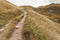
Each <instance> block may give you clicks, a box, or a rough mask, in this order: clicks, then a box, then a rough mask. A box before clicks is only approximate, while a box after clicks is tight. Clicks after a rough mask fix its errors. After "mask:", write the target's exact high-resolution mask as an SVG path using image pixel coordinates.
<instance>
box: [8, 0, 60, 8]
mask: <svg viewBox="0 0 60 40" xmlns="http://www.w3.org/2000/svg"><path fill="white" fill-rule="evenodd" d="M8 1H9V2H11V3H13V4H15V5H17V6H23V5H31V6H34V7H38V6H41V5H48V4H50V3H53V2H54V3H59V2H60V1H59V0H58V1H57V0H8Z"/></svg>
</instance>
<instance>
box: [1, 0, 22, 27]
mask: <svg viewBox="0 0 60 40" xmlns="http://www.w3.org/2000/svg"><path fill="white" fill-rule="evenodd" d="M15 7H17V6H15V5H13V4H10V3H9V2H7V1H3V0H1V1H0V28H1V27H4V25H6V24H7V23H8V22H9V21H10V20H12V19H13V18H15V17H17V16H19V15H20V14H21V13H22V11H20V10H19V9H17V8H15Z"/></svg>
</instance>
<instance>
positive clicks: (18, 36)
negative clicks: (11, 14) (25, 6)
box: [9, 12, 26, 40]
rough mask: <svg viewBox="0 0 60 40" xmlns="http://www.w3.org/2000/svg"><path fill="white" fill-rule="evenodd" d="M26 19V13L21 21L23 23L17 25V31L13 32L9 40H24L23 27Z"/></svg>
mask: <svg viewBox="0 0 60 40" xmlns="http://www.w3.org/2000/svg"><path fill="white" fill-rule="evenodd" d="M25 18H26V12H24V18H22V19H21V21H20V22H19V23H18V24H17V25H16V28H17V29H15V31H14V32H13V34H12V36H11V37H10V38H9V40H22V39H23V38H22V27H23V25H24V20H25Z"/></svg>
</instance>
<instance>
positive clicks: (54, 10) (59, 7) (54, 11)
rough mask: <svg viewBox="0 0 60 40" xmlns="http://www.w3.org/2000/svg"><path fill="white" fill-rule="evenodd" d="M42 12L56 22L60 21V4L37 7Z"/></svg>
mask: <svg viewBox="0 0 60 40" xmlns="http://www.w3.org/2000/svg"><path fill="white" fill-rule="evenodd" d="M37 10H38V11H37V12H39V13H40V14H43V15H45V16H46V17H48V18H49V19H51V20H52V21H54V22H58V23H60V4H50V5H47V6H41V7H38V9H37Z"/></svg>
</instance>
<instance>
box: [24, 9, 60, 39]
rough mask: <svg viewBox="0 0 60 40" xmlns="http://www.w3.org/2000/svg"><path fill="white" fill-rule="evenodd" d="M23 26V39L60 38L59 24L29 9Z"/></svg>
mask: <svg viewBox="0 0 60 40" xmlns="http://www.w3.org/2000/svg"><path fill="white" fill-rule="evenodd" d="M27 13H28V14H27V17H26V20H25V23H24V27H23V37H24V39H25V40H60V37H59V36H60V34H59V33H60V26H59V24H58V25H57V24H55V23H54V22H53V21H51V20H50V19H48V18H47V17H45V16H44V15H41V14H39V13H37V12H35V11H33V10H31V9H28V10H27Z"/></svg>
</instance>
